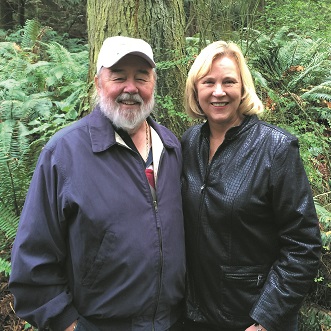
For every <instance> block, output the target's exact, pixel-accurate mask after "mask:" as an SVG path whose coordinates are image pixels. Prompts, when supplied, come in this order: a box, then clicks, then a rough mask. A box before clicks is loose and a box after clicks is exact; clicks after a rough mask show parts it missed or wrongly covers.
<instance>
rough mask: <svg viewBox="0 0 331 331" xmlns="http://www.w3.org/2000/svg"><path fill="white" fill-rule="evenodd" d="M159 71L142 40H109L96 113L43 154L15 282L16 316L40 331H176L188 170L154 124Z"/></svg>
mask: <svg viewBox="0 0 331 331" xmlns="http://www.w3.org/2000/svg"><path fill="white" fill-rule="evenodd" d="M154 68H155V63H154V60H153V52H152V49H151V47H150V45H149V44H147V43H146V42H145V41H143V40H141V39H134V38H128V37H120V36H117V37H111V38H107V39H106V40H105V41H104V43H103V45H102V47H101V50H100V53H99V56H98V61H97V75H96V77H95V86H96V89H97V94H98V104H97V106H96V107H95V109H94V110H93V112H92V113H91V114H89V115H87V116H86V117H84V118H83V119H81V120H79V121H77V122H76V123H74V124H73V125H70V126H68V127H66V128H65V129H63V130H61V131H59V132H58V133H57V134H56V135H55V136H54V137H53V138H52V139H51V140H50V141H49V143H48V144H47V145H46V146H45V148H44V149H43V150H42V152H41V155H40V158H39V161H38V164H37V167H36V170H35V173H34V175H33V179H32V182H31V186H30V189H29V192H28V194H27V197H26V202H25V206H24V209H23V212H22V215H21V220H20V225H19V229H18V232H17V237H16V240H15V243H14V247H13V251H12V273H11V277H10V289H11V291H12V293H13V294H14V297H15V310H16V313H17V314H18V315H19V316H20V317H22V318H23V319H25V320H26V321H28V322H29V323H31V324H32V325H35V326H37V327H38V329H39V330H45V329H50V330H54V331H64V330H66V331H72V330H75V331H81V330H88V331H92V330H100V331H129V330H137V331H140V330H141V331H145V330H146V331H147V330H149V331H152V330H155V331H164V330H171V331H177V330H179V324H180V323H179V322H178V319H179V316H180V315H181V301H182V298H183V292H184V273H185V258H184V254H185V253H184V231H183V220H182V207H181V194H180V172H181V162H182V160H181V151H180V145H179V142H178V140H177V139H176V138H175V136H174V135H173V134H172V133H171V132H170V131H169V130H167V129H166V128H164V127H162V126H160V125H158V124H157V123H155V122H154V121H153V120H152V119H151V118H150V117H149V114H150V113H151V111H152V110H153V107H154V89H155V84H156V74H155V71H154Z"/></svg>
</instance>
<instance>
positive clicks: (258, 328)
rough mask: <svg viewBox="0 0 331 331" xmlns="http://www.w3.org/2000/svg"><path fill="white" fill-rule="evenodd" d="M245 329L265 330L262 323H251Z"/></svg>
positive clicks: (250, 330) (251, 330) (249, 330)
mask: <svg viewBox="0 0 331 331" xmlns="http://www.w3.org/2000/svg"><path fill="white" fill-rule="evenodd" d="M245 331H267V330H266V329H265V328H264V327H263V326H262V325H260V324H258V325H255V324H253V325H251V326H250V327H249V328H247V329H246V330H245Z"/></svg>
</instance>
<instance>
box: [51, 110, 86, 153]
mask: <svg viewBox="0 0 331 331" xmlns="http://www.w3.org/2000/svg"><path fill="white" fill-rule="evenodd" d="M89 116H90V114H89V115H86V116H85V117H83V118H81V119H79V120H77V121H76V122H72V123H69V124H68V125H67V126H65V127H62V128H61V129H60V130H59V131H57V132H56V133H55V134H54V135H53V136H52V137H51V138H50V140H49V141H48V142H47V144H46V145H45V148H47V149H51V150H52V149H54V148H55V147H56V145H58V144H59V143H61V142H65V141H67V142H71V143H73V142H74V141H75V139H77V138H78V137H79V136H81V135H82V134H84V133H85V134H87V133H88V129H87V127H88V117H89Z"/></svg>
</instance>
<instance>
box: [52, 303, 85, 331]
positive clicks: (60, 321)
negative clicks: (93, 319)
mask: <svg viewBox="0 0 331 331" xmlns="http://www.w3.org/2000/svg"><path fill="white" fill-rule="evenodd" d="M78 317H79V314H78V312H77V310H76V308H75V307H74V306H73V305H69V306H67V307H66V308H65V309H64V310H63V311H62V313H61V314H59V315H57V316H56V317H55V318H53V319H52V320H51V322H50V324H49V326H50V330H52V331H63V330H65V329H66V328H67V327H68V326H69V325H70V324H72V323H73V322H74V321H75V320H77V319H78Z"/></svg>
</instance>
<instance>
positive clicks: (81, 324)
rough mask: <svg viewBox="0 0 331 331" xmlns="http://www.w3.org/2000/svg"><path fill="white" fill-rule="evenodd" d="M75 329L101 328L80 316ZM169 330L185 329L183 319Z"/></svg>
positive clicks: (91, 329) (79, 330)
mask: <svg viewBox="0 0 331 331" xmlns="http://www.w3.org/2000/svg"><path fill="white" fill-rule="evenodd" d="M75 331H100V330H99V329H98V328H97V327H95V326H94V325H93V324H92V323H90V322H88V321H87V320H86V319H85V318H84V317H80V318H79V320H78V324H77V327H76V329H75ZM151 331H152V330H151ZM167 331H183V321H182V320H181V319H180V320H179V321H177V323H175V324H174V325H173V326H172V327H171V328H170V329H168V330H167Z"/></svg>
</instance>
